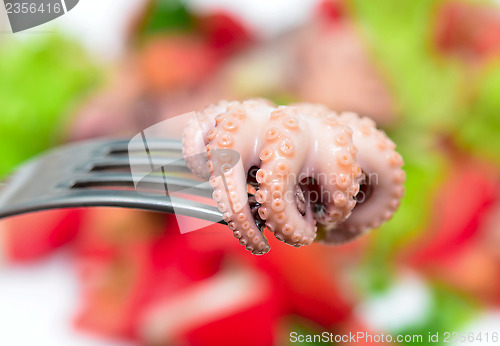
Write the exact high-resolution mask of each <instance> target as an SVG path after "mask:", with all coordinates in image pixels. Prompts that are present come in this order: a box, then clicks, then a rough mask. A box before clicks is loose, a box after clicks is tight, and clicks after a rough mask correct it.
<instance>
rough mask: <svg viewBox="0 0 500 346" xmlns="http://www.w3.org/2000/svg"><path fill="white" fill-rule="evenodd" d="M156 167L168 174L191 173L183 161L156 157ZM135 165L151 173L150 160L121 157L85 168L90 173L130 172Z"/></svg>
mask: <svg viewBox="0 0 500 346" xmlns="http://www.w3.org/2000/svg"><path fill="white" fill-rule="evenodd" d="M154 163H155V166H161V167H165V168H166V171H167V172H185V173H191V171H190V170H189V169H188V168H187V167H186V163H185V161H184V160H183V159H176V160H172V159H171V158H161V157H154ZM131 165H133V166H134V169H137V170H141V171H151V170H152V169H151V161H150V160H149V159H148V158H143V157H138V158H132V157H131V158H130V159H129V158H128V157H120V156H116V157H115V156H110V157H106V158H100V159H97V160H93V161H91V162H90V163H89V164H88V166H87V167H83V169H84V170H88V171H104V170H112V169H122V170H127V171H129V170H130V166H131Z"/></svg>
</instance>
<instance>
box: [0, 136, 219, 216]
mask: <svg viewBox="0 0 500 346" xmlns="http://www.w3.org/2000/svg"><path fill="white" fill-rule="evenodd" d="M136 144H137V145H131V144H130V140H126V139H123V140H121V139H118V140H92V141H86V142H81V143H75V144H70V145H66V146H62V147H59V148H56V149H54V150H52V151H49V152H48V153H46V154H43V155H41V156H39V157H37V158H35V159H33V160H31V161H29V162H27V163H26V164H24V165H22V166H21V167H20V168H19V169H18V170H17V172H16V173H14V174H13V175H12V176H11V177H10V178H9V179H7V181H6V182H4V183H1V185H0V219H1V218H5V217H9V216H13V215H17V214H24V213H29V212H35V211H41V210H47V209H57V208H75V207H100V206H102V207H125V208H134V209H144V210H151V211H158V212H165V213H174V210H175V213H177V214H180V215H185V216H191V217H195V218H198V219H203V220H207V221H211V222H216V223H223V224H224V221H223V220H222V215H221V213H220V212H219V210H218V209H217V208H216V207H215V206H212V205H209V204H205V203H202V202H200V201H199V198H198V201H196V200H191V199H189V198H180V197H177V196H176V197H175V198H172V197H171V196H172V193H174V192H181V191H188V193H189V195H198V196H201V197H208V198H211V194H212V192H213V189H212V188H211V187H210V185H209V184H208V182H204V181H202V180H200V179H198V178H197V177H195V176H194V175H193V174H191V172H190V171H189V170H188V168H187V167H186V166H185V163H184V160H183V158H182V153H181V151H182V145H181V143H180V141H176V140H171V139H155V140H153V141H152V140H148V142H147V144H146V148H144V146H143V145H141V144H140V143H136ZM144 149H146V151H147V157H146V158H145V157H144V155H141V153H144ZM134 154H137V156H134ZM152 157H154V159H155V162H156V163H158V162H161V160H163V159H164V161H165V165H161V171H156V172H152V171H153V165H152V160H151V158H152ZM131 165H133V168H134V170H140V171H143V172H144V173H145V178H144V179H142V180H141V184H140V187H141V188H140V189H137V188H136V184H135V183H134V180H133V174H132V172H131ZM183 196H184V195H183ZM187 197H189V196H187Z"/></svg>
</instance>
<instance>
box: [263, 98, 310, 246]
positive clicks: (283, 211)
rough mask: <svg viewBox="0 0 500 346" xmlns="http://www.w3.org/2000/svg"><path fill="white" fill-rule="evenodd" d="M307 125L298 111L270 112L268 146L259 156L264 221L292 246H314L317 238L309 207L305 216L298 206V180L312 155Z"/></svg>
mask: <svg viewBox="0 0 500 346" xmlns="http://www.w3.org/2000/svg"><path fill="white" fill-rule="evenodd" d="M309 133H310V131H309V128H308V124H307V123H305V122H304V121H303V120H301V119H300V118H299V117H297V116H296V110H295V109H293V108H290V107H280V108H279V109H277V110H275V111H273V112H272V113H271V116H270V119H269V120H268V125H267V127H266V129H265V140H266V143H265V145H264V146H263V148H262V150H261V152H260V154H259V157H260V160H261V162H262V163H261V165H260V169H259V170H258V171H257V176H256V178H257V182H258V183H259V186H260V187H259V190H258V191H257V193H256V195H255V198H256V200H257V202H259V203H260V204H261V205H262V206H261V207H260V208H259V215H260V217H261V219H263V220H266V226H267V227H268V229H269V230H271V231H272V232H274V234H275V236H276V238H278V239H279V240H281V241H284V242H285V243H287V244H290V245H293V246H302V245H308V244H311V243H312V242H313V240H314V238H315V237H316V225H315V221H314V218H313V215H312V213H311V211H310V210H307V209H308V208H306V210H304V211H305V214H304V215H302V213H301V211H300V210H299V207H298V205H297V200H296V195H295V193H296V192H297V189H296V185H297V177H299V176H300V173H301V171H302V168H303V166H304V163H305V162H306V160H307V156H308V153H309V142H310V138H309Z"/></svg>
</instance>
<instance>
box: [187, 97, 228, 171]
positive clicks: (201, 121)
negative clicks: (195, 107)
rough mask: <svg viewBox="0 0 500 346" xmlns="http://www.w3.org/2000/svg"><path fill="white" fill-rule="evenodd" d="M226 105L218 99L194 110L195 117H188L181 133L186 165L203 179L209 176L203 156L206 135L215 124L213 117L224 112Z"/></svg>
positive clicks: (226, 103)
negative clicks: (211, 103)
mask: <svg viewBox="0 0 500 346" xmlns="http://www.w3.org/2000/svg"><path fill="white" fill-rule="evenodd" d="M228 105H229V103H228V102H227V101H220V102H219V103H218V104H216V105H210V106H208V107H206V108H205V109H204V110H202V111H201V112H196V119H190V120H189V122H188V124H187V126H186V128H185V129H184V131H183V133H182V154H183V155H184V160H185V161H186V166H187V167H188V168H189V169H190V170H191V172H193V173H194V174H195V175H197V176H198V177H199V178H201V179H203V180H208V178H210V170H209V169H208V167H207V158H206V157H205V156H204V153H205V145H206V141H207V135H208V133H209V131H210V130H211V129H212V128H213V127H214V126H215V117H216V116H217V115H218V114H220V113H222V112H224V111H225V110H226V109H227V107H228Z"/></svg>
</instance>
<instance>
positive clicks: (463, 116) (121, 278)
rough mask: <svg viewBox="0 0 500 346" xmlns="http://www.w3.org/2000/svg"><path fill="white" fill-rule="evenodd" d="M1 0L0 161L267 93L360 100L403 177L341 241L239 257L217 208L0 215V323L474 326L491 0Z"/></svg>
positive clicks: (497, 152)
mask: <svg viewBox="0 0 500 346" xmlns="http://www.w3.org/2000/svg"><path fill="white" fill-rule="evenodd" d="M3 10H4V9H3V8H1V9H0V30H3V31H2V32H1V33H0V138H1V139H0V176H1V177H4V178H5V177H6V176H7V175H8V174H9V173H10V172H12V170H13V169H15V167H16V166H17V165H18V164H20V163H21V162H23V161H24V160H26V159H29V158H31V157H33V156H34V155H36V154H37V153H40V152H42V151H44V150H46V149H48V148H50V147H53V146H56V145H60V144H63V143H66V142H71V141H76V140H82V139H87V138H93V137H100V136H131V135H134V134H136V133H137V132H138V131H140V130H142V129H144V128H146V127H148V126H150V125H153V124H155V123H157V122H159V121H161V120H163V119H166V118H167V117H170V116H175V115H178V114H182V113H184V112H188V111H192V110H198V109H201V108H203V107H204V106H205V105H207V104H209V103H212V102H216V101H218V100H219V99H244V98H248V97H267V98H270V99H272V100H273V101H275V102H277V103H280V104H286V103H289V102H297V101H308V102H320V103H324V104H326V105H328V106H329V107H331V108H332V109H335V110H337V111H339V112H340V111H356V112H359V113H361V114H363V115H367V116H370V117H372V118H373V119H375V120H376V121H377V123H378V125H379V126H380V127H381V128H383V129H384V130H385V131H386V132H387V133H388V134H389V136H390V137H391V138H392V139H393V140H394V141H395V143H396V144H397V146H398V150H399V151H400V153H401V154H402V156H403V158H404V160H405V167H404V168H405V171H406V174H407V183H406V190H407V193H406V196H405V197H404V199H403V202H402V204H401V207H400V209H399V210H398V212H397V213H396V214H395V216H394V218H393V219H392V220H391V221H389V222H388V223H387V224H385V225H384V226H382V227H381V228H380V229H378V230H375V231H373V232H371V233H370V234H369V235H367V236H365V237H363V238H362V239H359V240H357V241H355V242H353V243H351V244H347V245H344V246H339V247H328V246H324V245H322V244H314V245H312V246H310V247H305V248H301V249H295V248H292V247H289V246H285V245H284V244H277V241H276V240H273V239H270V242H271V246H272V250H271V252H270V253H269V254H268V255H265V256H259V257H256V256H252V255H250V254H248V253H247V252H246V251H245V250H244V249H243V248H242V247H241V246H239V245H238V244H237V242H234V239H233V236H232V234H231V233H230V232H227V230H226V229H225V228H224V227H223V226H220V227H219V226H213V227H212V229H208V230H207V229H204V230H200V231H196V232H192V233H189V234H183V235H182V234H180V232H179V230H178V227H177V224H176V222H175V219H173V218H172V217H171V216H166V215H161V214H154V213H148V212H142V211H130V210H120V209H90V210H89V209H86V210H84V209H78V210H69V211H51V212H47V213H38V214H33V215H28V216H23V217H16V218H11V219H9V220H5V221H1V222H0V259H1V262H0V263H1V267H0V344H1V345H4V344H5V345H32V344H38V345H135V344H141V345H142V344H144V345H212V344H217V345H236V344H237V345H246V344H248V345H271V344H277V345H287V344H292V343H291V341H290V337H289V335H290V333H291V332H297V333H299V334H319V333H322V332H324V331H329V332H332V333H334V334H348V333H349V332H352V333H357V332H366V333H373V334H380V333H382V332H383V333H386V334H387V333H390V334H392V335H394V336H396V335H409V336H412V335H423V337H424V344H425V340H426V338H427V336H428V334H429V333H432V334H434V333H436V332H439V333H440V335H441V342H440V343H437V344H442V343H443V338H442V336H443V335H444V334H443V333H444V332H473V334H471V335H474V337H477V336H478V335H479V336H480V337H481V336H482V338H483V340H479V339H474V340H473V341H472V342H471V341H470V340H469V339H467V341H466V342H463V343H462V344H468V345H479V344H481V345H484V344H489V343H491V344H495V343H494V342H493V341H492V339H490V340H489V343H488V342H487V341H486V339H485V338H486V337H485V334H484V333H486V332H489V335H490V337H491V336H492V333H494V332H496V333H499V334H500V284H499V283H500V3H498V2H494V1H479V0H478V1H465V0H449V1H448V0H419V1H410V0H405V1H402V0H377V1H363V0H315V1H306V0H286V1H285V0H283V1H264V0H259V1H252V2H247V1H243V0H242V1H229V0H227V1H224V0H190V1H180V0H151V1H146V0H144V1H143V0H127V1H125V0H113V1H111V0H110V1H106V2H100V1H98V0H82V1H81V2H80V4H78V6H77V7H76V8H75V9H73V10H72V11H71V12H69V13H68V14H67V15H65V16H63V17H61V18H59V19H57V20H55V21H54V22H51V23H49V24H45V25H43V26H41V27H38V28H35V29H31V30H30V31H29V32H24V33H23V32H21V33H18V34H15V35H13V34H8V33H7V31H6V30H7V28H8V23H7V22H6V17H5V13H2V11H3ZM273 245H274V246H273ZM481 333H482V334H481ZM467 335H469V334H467ZM499 337H500V335H499ZM415 343H416V342H415ZM295 344H297V343H295ZM298 344H300V343H298ZM309 344H311V343H309ZM358 344H362V345H369V344H370V343H358ZM377 344H380V343H377ZM394 344H397V343H394ZM401 344H402V345H403V344H412V342H402V343H401ZM456 344H460V342H459V343H456Z"/></svg>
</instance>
